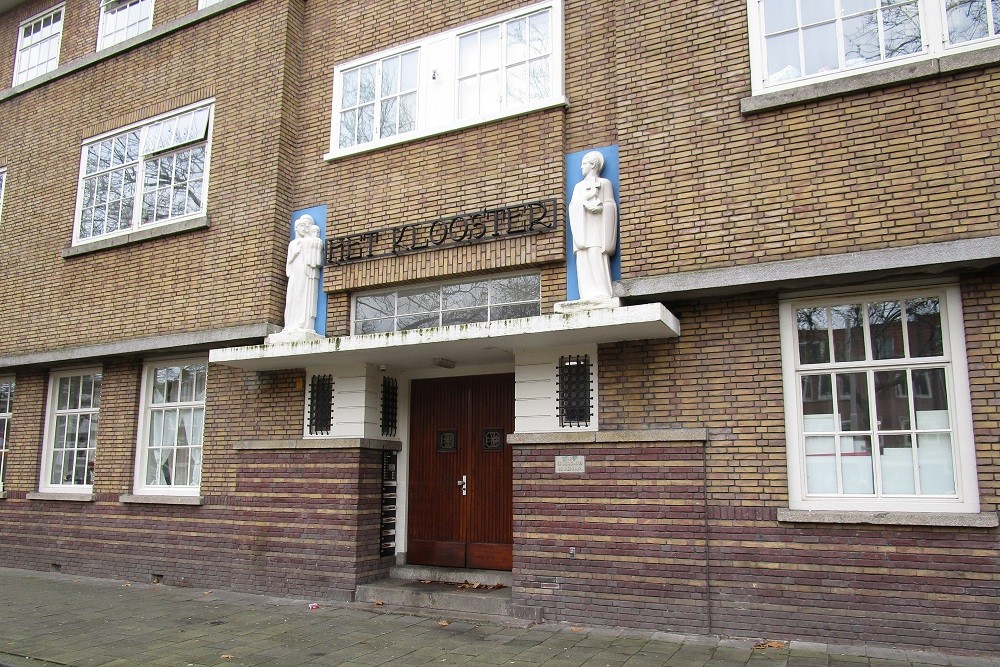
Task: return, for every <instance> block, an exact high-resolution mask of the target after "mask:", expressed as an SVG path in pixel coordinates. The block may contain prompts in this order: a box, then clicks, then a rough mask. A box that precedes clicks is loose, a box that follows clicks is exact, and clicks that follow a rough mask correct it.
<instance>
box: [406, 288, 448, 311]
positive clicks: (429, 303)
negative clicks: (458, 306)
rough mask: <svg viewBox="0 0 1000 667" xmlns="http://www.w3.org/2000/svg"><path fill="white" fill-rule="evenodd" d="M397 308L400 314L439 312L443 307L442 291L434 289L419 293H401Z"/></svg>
mask: <svg viewBox="0 0 1000 667" xmlns="http://www.w3.org/2000/svg"><path fill="white" fill-rule="evenodd" d="M396 307H397V309H398V312H399V313H400V314H404V313H428V312H432V311H437V310H438V309H439V308H440V307H441V290H440V288H437V287H434V288H432V289H423V290H419V291H409V292H400V293H399V297H398V300H397V304H396Z"/></svg>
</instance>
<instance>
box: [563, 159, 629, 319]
mask: <svg viewBox="0 0 1000 667" xmlns="http://www.w3.org/2000/svg"><path fill="white" fill-rule="evenodd" d="M580 168H581V171H582V172H583V180H582V181H580V182H579V183H577V184H576V186H575V187H574V188H573V197H572V198H571V199H570V202H569V227H570V231H571V232H572V233H573V255H574V257H575V258H576V277H577V285H578V286H579V289H580V300H581V301H596V302H602V303H607V304H608V305H615V302H614V300H613V295H612V292H611V256H612V255H614V254H615V249H616V248H617V245H618V205H617V204H616V203H615V193H614V189H613V187H612V185H611V181H609V180H608V179H606V178H601V170H602V169H603V168H604V156H603V155H601V154H600V153H599V152H597V151H590V152H589V153H587V154H586V155H584V156H583V161H582V163H581V165H580Z"/></svg>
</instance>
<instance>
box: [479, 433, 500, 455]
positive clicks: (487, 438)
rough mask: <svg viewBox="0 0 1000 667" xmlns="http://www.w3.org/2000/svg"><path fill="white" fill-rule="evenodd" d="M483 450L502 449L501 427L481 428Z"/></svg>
mask: <svg viewBox="0 0 1000 667" xmlns="http://www.w3.org/2000/svg"><path fill="white" fill-rule="evenodd" d="M483 451H484V452H502V451H503V429H502V428H487V429H484V430H483Z"/></svg>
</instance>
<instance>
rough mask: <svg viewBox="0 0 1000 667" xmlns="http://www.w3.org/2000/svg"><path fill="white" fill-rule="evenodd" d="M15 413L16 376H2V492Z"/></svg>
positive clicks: (0, 421)
mask: <svg viewBox="0 0 1000 667" xmlns="http://www.w3.org/2000/svg"><path fill="white" fill-rule="evenodd" d="M13 414H14V378H12V377H0V492H2V491H3V484H4V479H5V478H6V475H7V442H8V441H9V440H10V420H11V417H12V416H13Z"/></svg>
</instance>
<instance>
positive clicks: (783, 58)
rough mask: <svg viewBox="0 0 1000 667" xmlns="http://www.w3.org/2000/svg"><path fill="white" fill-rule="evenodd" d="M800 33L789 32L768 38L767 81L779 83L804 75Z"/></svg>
mask: <svg viewBox="0 0 1000 667" xmlns="http://www.w3.org/2000/svg"><path fill="white" fill-rule="evenodd" d="M799 67H800V65H799V34H798V33H797V32H788V33H783V34H781V35H776V36H774V37H768V38H767V81H768V83H779V82H781V81H790V80H792V79H797V78H799V77H800V76H802V70H800V69H799Z"/></svg>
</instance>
